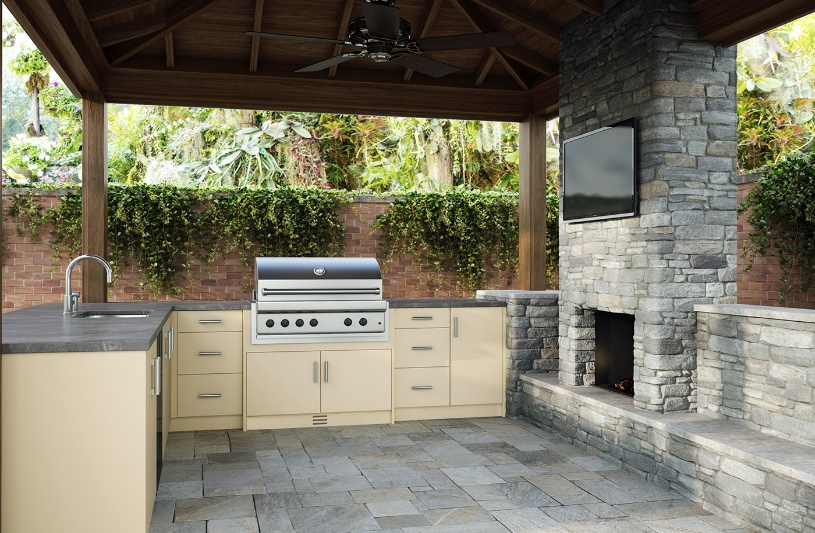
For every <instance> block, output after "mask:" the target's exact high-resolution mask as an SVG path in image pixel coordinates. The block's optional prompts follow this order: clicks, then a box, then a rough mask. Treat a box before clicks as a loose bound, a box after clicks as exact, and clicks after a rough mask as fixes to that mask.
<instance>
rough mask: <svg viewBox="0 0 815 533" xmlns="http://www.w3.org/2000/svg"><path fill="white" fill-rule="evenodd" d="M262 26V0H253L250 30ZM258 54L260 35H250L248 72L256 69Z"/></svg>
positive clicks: (259, 28) (257, 29)
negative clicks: (252, 17) (253, 6)
mask: <svg viewBox="0 0 815 533" xmlns="http://www.w3.org/2000/svg"><path fill="white" fill-rule="evenodd" d="M262 26H263V0H255V20H254V22H253V23H252V31H260V30H261V28H262ZM259 56H260V37H252V49H251V50H250V51H249V72H257V71H258V57H259Z"/></svg>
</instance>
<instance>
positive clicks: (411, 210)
mask: <svg viewBox="0 0 815 533" xmlns="http://www.w3.org/2000/svg"><path fill="white" fill-rule="evenodd" d="M517 206H518V196H517V194H514V193H501V192H484V191H478V190H468V189H456V190H454V191H451V192H444V193H410V194H408V195H407V196H405V197H402V198H398V199H396V200H395V201H394V202H393V204H392V205H391V207H390V209H389V210H388V211H387V212H385V213H383V214H381V215H378V216H377V218H376V222H375V223H374V227H375V228H377V229H379V230H380V231H381V233H382V237H381V243H382V244H381V247H382V252H383V255H384V261H385V262H386V263H387V262H391V261H394V260H396V259H397V258H398V257H399V256H401V255H404V254H413V257H414V264H416V265H417V266H419V267H420V268H422V269H427V268H429V269H430V271H431V272H432V273H435V274H436V275H437V276H438V278H437V279H438V280H440V279H441V275H442V273H443V272H445V271H446V270H448V266H449V267H452V270H453V271H454V272H456V274H457V276H458V282H459V284H460V285H461V286H462V287H463V288H464V289H465V290H467V291H475V290H477V289H481V288H483V287H484V286H485V283H486V282H487V278H488V276H489V271H488V270H487V266H488V265H489V266H491V267H492V268H493V269H494V270H496V271H499V272H501V275H502V276H505V277H506V279H507V280H510V281H511V280H512V279H513V278H514V277H515V272H516V270H517V266H518V208H517Z"/></svg>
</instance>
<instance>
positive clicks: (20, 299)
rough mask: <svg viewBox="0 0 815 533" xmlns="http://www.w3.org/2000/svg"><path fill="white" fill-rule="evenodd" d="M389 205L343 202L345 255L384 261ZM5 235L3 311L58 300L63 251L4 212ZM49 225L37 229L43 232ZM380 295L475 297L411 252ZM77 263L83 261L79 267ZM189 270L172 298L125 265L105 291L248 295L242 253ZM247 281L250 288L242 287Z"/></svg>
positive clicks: (135, 297)
mask: <svg viewBox="0 0 815 533" xmlns="http://www.w3.org/2000/svg"><path fill="white" fill-rule="evenodd" d="M9 193H12V192H11V191H9V190H4V191H3V212H4V213H5V210H6V208H7V207H8V204H9V202H10V198H9V196H7V195H8V194H9ZM39 201H40V202H41V204H42V206H43V207H44V208H48V207H51V206H52V205H55V204H56V203H57V202H59V199H58V198H57V197H56V196H54V195H53V194H50V193H46V194H43V195H40V196H39ZM389 205H390V200H389V199H387V198H365V197H361V198H358V199H357V200H356V201H355V202H353V203H351V204H349V205H347V206H344V207H343V208H342V211H341V217H342V219H343V220H344V221H345V225H346V228H347V231H348V241H347V244H346V247H345V252H344V255H345V256H346V257H376V258H377V259H378V260H379V262H380V265H382V254H381V252H380V249H379V241H378V240H377V235H376V233H375V232H373V231H372V229H371V225H372V224H373V222H374V220H375V219H376V215H377V214H379V213H383V212H384V211H385V210H386V209H387V208H388V206H389ZM3 219H4V221H3V240H4V242H5V244H6V247H7V252H6V253H7V255H6V258H5V261H4V263H3V305H2V309H3V312H6V311H11V310H14V309H19V308H23V307H30V306H32V305H38V304H41V303H49V302H61V301H62V295H63V293H64V291H65V285H64V281H65V268H66V266H67V264H68V261H69V258H68V257H66V256H63V257H62V258H60V261H59V262H57V263H56V264H52V262H51V255H52V252H51V248H50V246H49V245H48V243H46V242H43V241H42V240H41V239H40V240H32V239H31V238H30V237H29V236H27V234H26V233H25V232H24V235H23V236H19V235H18V234H17V227H18V224H17V222H16V221H15V220H13V219H11V218H10V217H6V216H4V217H3ZM49 230H50V228H49V227H47V226H46V227H44V228H42V230H41V232H40V233H41V234H42V235H47V234H48V231H49ZM384 267H385V270H386V271H385V272H384V297H385V299H396V298H432V297H439V298H457V297H469V296H473V295H472V294H471V293H468V292H465V291H463V290H461V289H459V288H458V286H457V284H456V280H455V274H454V273H453V272H445V273H444V274H443V275H442V276H441V279H437V278H436V276H435V274H429V273H422V272H421V270H420V268H419V267H417V266H415V265H414V264H413V258H412V257H409V256H408V257H403V258H402V259H401V260H400V261H398V262H393V263H390V264H387V265H384ZM80 268H81V266H80ZM188 273H189V276H190V279H191V285H190V287H189V289H188V290H186V291H185V292H184V293H183V294H181V295H179V296H175V297H168V296H166V295H162V294H160V295H152V294H150V293H149V292H147V291H144V290H142V288H141V286H140V283H141V281H142V280H141V276H140V275H139V272H138V271H137V270H136V268H135V267H133V266H129V267H126V268H125V269H124V271H123V273H122V274H121V275H120V276H119V279H118V280H117V281H116V282H115V284H114V285H113V287H112V289H111V290H110V292H109V294H108V299H109V301H139V300H246V299H249V298H250V297H251V295H250V291H251V286H252V285H253V281H252V279H253V274H251V273H249V274H247V273H244V272H243V269H242V268H241V265H240V258H239V257H238V256H237V255H236V254H234V253H231V254H229V255H227V256H226V257H223V258H218V259H217V260H216V261H214V262H213V263H211V264H208V265H202V264H201V263H200V262H199V261H197V260H193V261H192V264H191V266H190V268H189V269H188ZM493 274H495V275H496V277H495V278H493V279H492V280H491V282H490V288H496V289H512V288H516V287H517V280H511V281H509V282H508V281H507V279H506V275H503V276H501V275H499V274H500V273H498V272H493ZM247 282H248V287H244V285H245V284H247ZM72 287H75V288H76V290H80V291H81V290H82V289H81V275H79V272H74V276H73V281H72Z"/></svg>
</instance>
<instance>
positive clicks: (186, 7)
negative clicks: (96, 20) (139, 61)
mask: <svg viewBox="0 0 815 533" xmlns="http://www.w3.org/2000/svg"><path fill="white" fill-rule="evenodd" d="M217 1H218V0H187V1H185V2H179V3H178V4H176V5H175V6H174V7H173V9H172V10H168V11H167V22H166V24H165V26H164V28H163V29H162V30H159V31H156V32H154V33H151V34H150V35H146V36H144V37H139V38H138V39H134V40H132V41H129V42H126V43H122V44H120V45H115V46H112V47H111V48H110V50H109V51H108V52H107V53H106V55H107V58H108V63H109V64H110V66H116V65H118V64H119V63H121V62H122V61H124V60H126V59H128V58H130V57H133V56H134V55H135V54H137V53H139V52H140V51H142V50H144V48H145V47H147V46H148V45H149V44H150V43H152V42H153V41H155V40H156V39H160V38H162V37H164V36H165V35H167V34H168V33H170V32H171V31H175V30H176V29H178V28H179V27H181V26H182V25H183V24H184V23H185V22H187V21H188V20H189V19H190V18H192V17H194V16H195V15H198V14H199V13H201V12H202V11H203V10H205V9H206V8H208V7H209V6H211V5H212V4H214V3H215V2H217Z"/></svg>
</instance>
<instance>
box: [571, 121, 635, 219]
mask: <svg viewBox="0 0 815 533" xmlns="http://www.w3.org/2000/svg"><path fill="white" fill-rule="evenodd" d="M638 181H639V180H638V179H637V124H636V121H635V120H634V119H633V118H632V119H629V120H626V121H623V122H620V123H618V124H614V125H613V126H609V127H606V128H600V129H598V130H595V131H592V132H590V133H586V134H584V135H580V136H578V137H575V138H573V139H569V140H567V141H564V142H563V187H562V195H563V207H562V211H563V220H564V221H565V222H586V221H590V220H603V219H609V218H623V217H632V216H636V215H637V214H638V207H639V205H638V204H639V202H638V200H639V198H638V194H637V190H638V188H639V187H638Z"/></svg>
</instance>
